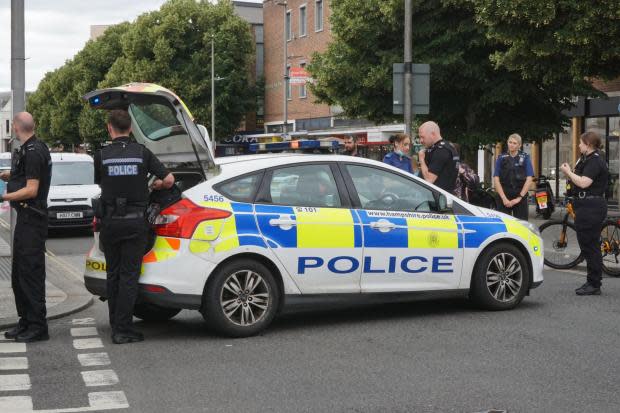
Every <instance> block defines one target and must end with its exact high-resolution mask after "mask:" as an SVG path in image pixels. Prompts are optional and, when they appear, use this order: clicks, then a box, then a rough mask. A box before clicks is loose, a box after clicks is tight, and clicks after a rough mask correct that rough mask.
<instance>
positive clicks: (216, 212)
mask: <svg viewBox="0 0 620 413" xmlns="http://www.w3.org/2000/svg"><path fill="white" fill-rule="evenodd" d="M231 214H232V213H231V212H230V211H224V210H221V209H216V208H205V207H201V206H198V205H196V204H194V203H193V202H192V201H190V200H189V199H182V200H180V201H179V202H177V203H175V204H172V205H170V206H169V207H168V208H166V209H164V210H163V211H161V212H160V213H159V215H158V216H157V218H156V219H155V223H154V224H153V226H154V229H155V233H156V234H157V235H161V236H165V237H175V238H191V236H192V234H193V233H194V231H195V230H196V227H197V226H198V224H200V223H201V222H202V221H209V220H214V219H224V218H228V217H229V216H230V215H231Z"/></svg>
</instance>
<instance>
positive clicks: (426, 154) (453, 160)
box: [418, 121, 459, 193]
mask: <svg viewBox="0 0 620 413" xmlns="http://www.w3.org/2000/svg"><path fill="white" fill-rule="evenodd" d="M418 135H419V136H420V143H421V144H422V145H424V149H422V150H421V151H420V152H419V153H418V158H419V162H420V171H421V173H422V177H423V178H424V180H425V181H428V182H430V183H432V184H435V185H436V186H438V187H440V188H441V189H443V190H445V191H448V192H450V193H453V192H454V187H455V186H456V177H457V173H458V169H457V163H458V162H459V155H458V153H457V152H456V149H454V146H453V145H452V144H451V143H450V142H448V141H446V140H444V139H443V138H442V137H441V131H440V130H439V125H437V124H436V123H435V122H433V121H428V122H424V123H423V124H422V125H421V126H420V128H419V130H418Z"/></svg>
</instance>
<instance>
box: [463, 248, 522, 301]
mask: <svg viewBox="0 0 620 413" xmlns="http://www.w3.org/2000/svg"><path fill="white" fill-rule="evenodd" d="M497 244H510V245H512V246H514V247H516V248H517V249H518V250H519V251H520V252H521V253H522V254H523V256H524V257H525V262H526V263H527V269H528V290H527V293H526V295H529V290H530V288H531V286H532V282H533V281H534V273H533V269H534V266H533V263H532V257H531V255H530V253H529V251H528V250H527V247H526V246H525V245H523V244H522V243H521V242H520V241H519V240H517V239H515V238H510V237H505V238H499V239H496V240H494V241H491V242H490V243H489V244H487V245H485V246H484V247H483V248H482V249H481V250H480V252H479V253H478V257H477V258H476V261H475V262H474V265H473V267H472V276H471V277H470V280H469V289H470V291H471V288H472V283H473V282H474V274H473V271H475V269H476V266H477V265H478V262H479V261H480V259H481V258H482V256H483V255H484V253H485V252H486V251H487V250H488V249H490V248H493V247H494V246H495V245H497Z"/></svg>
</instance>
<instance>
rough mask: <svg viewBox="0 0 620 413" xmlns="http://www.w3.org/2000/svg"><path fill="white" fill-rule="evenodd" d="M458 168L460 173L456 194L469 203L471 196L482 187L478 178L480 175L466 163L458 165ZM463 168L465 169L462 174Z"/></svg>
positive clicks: (457, 178) (455, 189)
mask: <svg viewBox="0 0 620 413" xmlns="http://www.w3.org/2000/svg"><path fill="white" fill-rule="evenodd" d="M456 167H457V169H458V171H459V173H458V174H457V177H456V186H455V188H454V194H455V195H456V196H458V197H459V198H461V199H462V200H464V201H468V200H469V196H470V194H471V193H472V192H474V191H475V190H476V188H477V187H478V185H480V177H478V174H476V172H475V171H474V170H473V169H471V168H470V167H469V165H467V164H466V163H464V162H459V163H457V166H456ZM461 168H463V172H462V173H460V169H461Z"/></svg>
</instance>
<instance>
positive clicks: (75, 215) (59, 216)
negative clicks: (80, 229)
mask: <svg viewBox="0 0 620 413" xmlns="http://www.w3.org/2000/svg"><path fill="white" fill-rule="evenodd" d="M71 218H84V213H83V212H58V213H57V214H56V219H71Z"/></svg>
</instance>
